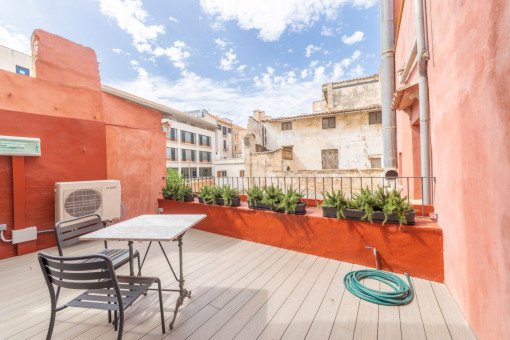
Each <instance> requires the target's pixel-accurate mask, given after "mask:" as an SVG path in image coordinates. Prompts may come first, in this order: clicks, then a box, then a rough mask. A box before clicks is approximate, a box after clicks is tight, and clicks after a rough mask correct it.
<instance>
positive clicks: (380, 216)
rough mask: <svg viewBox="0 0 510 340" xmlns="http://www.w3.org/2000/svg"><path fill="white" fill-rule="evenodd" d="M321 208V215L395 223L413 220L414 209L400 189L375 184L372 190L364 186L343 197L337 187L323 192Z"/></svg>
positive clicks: (405, 222) (406, 222)
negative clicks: (379, 186)
mask: <svg viewBox="0 0 510 340" xmlns="http://www.w3.org/2000/svg"><path fill="white" fill-rule="evenodd" d="M323 196H324V202H323V203H322V205H321V207H322V212H323V216H324V217H336V218H344V219H352V220H362V221H370V222H371V223H373V222H374V221H376V222H381V223H382V224H383V225H384V224H385V223H395V224H400V225H402V224H414V216H415V211H414V210H413V208H412V206H411V205H410V204H409V203H408V202H407V197H402V196H401V194H400V191H397V190H392V191H386V190H385V189H384V188H379V189H378V190H377V191H375V192H374V193H372V192H370V190H369V189H368V188H366V189H361V191H360V192H359V193H354V194H353V196H352V198H350V199H349V198H347V197H346V196H345V194H344V193H343V192H342V191H341V190H339V191H337V192H335V191H333V192H331V193H330V192H326V193H323Z"/></svg>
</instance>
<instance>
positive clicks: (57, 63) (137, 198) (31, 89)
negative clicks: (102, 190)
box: [0, 30, 165, 259]
mask: <svg viewBox="0 0 510 340" xmlns="http://www.w3.org/2000/svg"><path fill="white" fill-rule="evenodd" d="M32 42H33V51H34V53H35V60H36V61H35V66H36V72H35V74H36V77H37V78H31V77H27V76H24V75H20V74H15V73H10V72H6V71H2V70H0V93H3V94H5V95H2V96H0V135H11V136H23V137H37V138H41V150H42V156H41V157H24V174H22V176H24V182H25V188H24V190H22V192H21V193H18V194H19V195H18V196H17V197H23V198H24V206H25V207H26V209H25V212H24V215H25V216H24V217H25V219H24V224H26V225H25V226H23V227H29V226H37V228H38V230H44V229H49V228H51V227H53V225H54V223H55V218H54V209H55V208H54V194H53V186H54V183H55V182H59V181H84V180H102V179H118V180H120V181H121V186H122V202H123V204H124V205H125V206H126V208H127V216H128V217H132V216H135V215H139V214H144V213H154V212H155V211H156V208H157V198H158V197H159V191H160V190H161V187H162V184H163V181H162V179H161V178H162V176H164V174H165V139H164V135H163V133H162V131H161V117H160V116H159V114H158V113H157V112H155V111H153V110H149V109H146V108H143V107H141V106H139V105H136V104H133V103H130V102H127V101H125V100H121V99H118V98H115V97H113V96H111V95H106V94H105V93H103V92H102V91H101V83H100V77H99V69H98V63H97V59H96V55H95V53H94V51H93V50H92V49H90V48H87V47H84V46H81V45H79V44H76V43H73V42H71V41H68V40H66V39H64V38H61V37H59V36H56V35H53V34H50V33H47V32H44V31H40V30H36V31H35V32H34V34H33V37H32ZM14 175H15V174H14V173H13V167H12V157H10V156H0V223H6V224H7V225H8V231H7V237H9V236H10V232H11V229H12V228H13V223H14V221H13V220H14V207H13V196H14V195H13V194H14V192H13V176H14ZM18 175H19V174H18ZM18 178H19V176H18ZM22 178H23V177H22ZM29 243H30V244H29ZM53 245H55V239H54V235H53V234H52V233H48V234H41V235H39V237H38V240H37V242H27V243H26V244H23V245H22V246H13V245H11V244H5V243H3V242H0V259H1V258H5V257H9V256H13V255H16V254H21V253H26V252H27V251H35V250H36V249H42V248H46V247H49V246H53ZM22 247H24V249H21V248H22Z"/></svg>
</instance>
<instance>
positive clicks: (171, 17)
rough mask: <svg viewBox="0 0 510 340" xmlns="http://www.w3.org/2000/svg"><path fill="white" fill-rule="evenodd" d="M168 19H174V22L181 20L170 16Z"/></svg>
mask: <svg viewBox="0 0 510 340" xmlns="http://www.w3.org/2000/svg"><path fill="white" fill-rule="evenodd" d="M168 20H170V21H173V22H179V20H178V19H176V18H174V17H168Z"/></svg>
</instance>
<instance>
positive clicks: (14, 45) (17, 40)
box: [0, 25, 32, 55]
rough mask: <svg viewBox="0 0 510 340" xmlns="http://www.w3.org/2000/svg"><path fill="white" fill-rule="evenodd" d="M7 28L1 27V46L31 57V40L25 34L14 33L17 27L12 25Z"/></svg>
mask: <svg viewBox="0 0 510 340" xmlns="http://www.w3.org/2000/svg"><path fill="white" fill-rule="evenodd" d="M5 27H7V28H5ZM5 27H2V26H0V45H2V46H5V47H8V48H10V49H13V50H16V51H19V52H22V53H25V54H30V55H31V54H32V50H31V46H30V39H29V38H28V37H27V36H26V35H24V34H21V33H16V32H14V30H15V29H16V27H14V26H12V25H6V26H5Z"/></svg>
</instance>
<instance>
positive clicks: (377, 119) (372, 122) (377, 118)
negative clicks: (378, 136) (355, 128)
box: [368, 111, 382, 125]
mask: <svg viewBox="0 0 510 340" xmlns="http://www.w3.org/2000/svg"><path fill="white" fill-rule="evenodd" d="M374 116H375V119H374V118H373V117H374ZM376 124H382V111H373V112H369V113H368V125H376Z"/></svg>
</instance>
